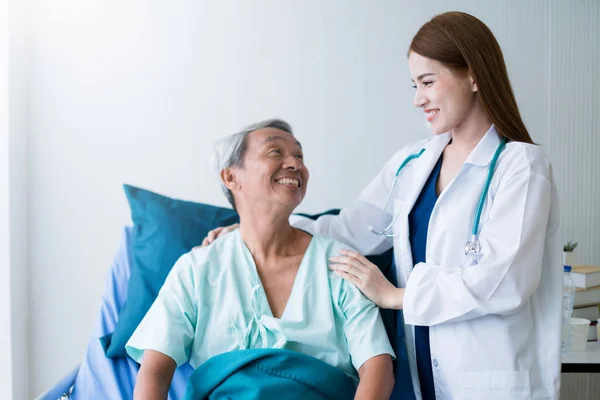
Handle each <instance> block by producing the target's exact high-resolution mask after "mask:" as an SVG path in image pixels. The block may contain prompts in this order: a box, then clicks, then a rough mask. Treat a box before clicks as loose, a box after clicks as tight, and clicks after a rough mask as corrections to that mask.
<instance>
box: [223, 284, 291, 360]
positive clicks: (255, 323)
mask: <svg viewBox="0 0 600 400" xmlns="http://www.w3.org/2000/svg"><path fill="white" fill-rule="evenodd" d="M262 290H263V289H262V287H261V285H258V284H257V285H255V286H254V287H253V288H252V318H251V319H250V321H249V322H248V324H247V326H246V327H245V328H243V329H242V328H240V327H239V326H238V325H237V324H236V323H235V321H234V320H233V319H232V318H230V321H229V322H230V325H231V327H232V329H233V331H234V332H235V335H236V336H237V341H238V348H239V349H240V350H248V349H258V348H263V349H264V348H273V349H280V348H283V347H284V346H285V344H286V343H287V339H286V338H285V336H284V335H283V334H282V333H281V331H280V330H279V329H277V327H276V324H275V323H269V322H271V321H269V320H271V319H274V318H271V317H269V316H268V315H264V314H262V313H261V307H260V306H261V301H262V297H261V291H262ZM265 322H267V324H265ZM273 322H274V321H273ZM269 335H273V336H274V337H275V338H277V337H279V338H278V339H277V341H276V342H275V344H273V345H272V346H270V345H269ZM259 343H260V344H259Z"/></svg>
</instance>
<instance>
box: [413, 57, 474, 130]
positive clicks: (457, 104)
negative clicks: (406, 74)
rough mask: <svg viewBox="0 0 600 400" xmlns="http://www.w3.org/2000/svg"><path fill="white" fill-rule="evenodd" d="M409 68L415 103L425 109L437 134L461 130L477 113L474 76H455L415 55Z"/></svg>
mask: <svg viewBox="0 0 600 400" xmlns="http://www.w3.org/2000/svg"><path fill="white" fill-rule="evenodd" d="M408 67H409V70H410V76H411V79H412V82H413V85H414V86H413V87H414V88H415V97H414V100H413V103H414V105H415V107H419V108H422V109H423V111H424V114H425V115H424V118H425V119H426V121H427V123H428V125H429V126H430V127H431V130H432V131H433V133H434V134H436V135H437V134H440V133H445V132H449V131H452V130H453V129H455V128H457V127H460V125H461V124H462V123H463V122H465V121H466V120H467V119H468V118H469V117H470V116H471V114H472V113H474V112H476V110H477V107H475V105H476V102H477V101H478V99H477V96H476V86H475V84H474V82H473V80H472V78H471V75H470V74H468V73H464V74H460V73H457V72H454V71H452V70H451V69H449V68H447V67H446V66H444V65H443V64H442V63H440V62H439V61H436V60H432V59H430V58H426V57H423V56H421V55H419V54H417V53H415V52H411V53H410V55H409V57H408Z"/></svg>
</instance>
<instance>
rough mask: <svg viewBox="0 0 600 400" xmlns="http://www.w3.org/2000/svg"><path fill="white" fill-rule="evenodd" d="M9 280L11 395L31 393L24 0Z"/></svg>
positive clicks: (13, 55)
mask: <svg viewBox="0 0 600 400" xmlns="http://www.w3.org/2000/svg"><path fill="white" fill-rule="evenodd" d="M8 16H9V53H8V57H9V63H8V69H9V75H8V76H9V130H10V134H9V149H10V154H9V170H10V266H11V268H10V271H11V276H10V285H11V303H12V304H11V305H12V307H11V327H10V329H11V333H12V344H11V350H12V368H13V371H12V372H13V396H14V398H15V399H26V398H28V395H29V393H28V392H29V386H30V384H29V352H28V347H29V307H28V303H29V292H28V286H29V285H28V277H29V268H28V257H27V254H28V250H29V247H28V245H29V241H28V218H27V213H28V198H27V190H28V183H29V181H28V170H27V169H28V159H27V157H28V154H27V152H28V148H27V144H28V142H27V117H28V115H27V95H28V91H27V70H28V63H27V51H28V46H27V18H26V2H25V1H22V0H20V1H19V0H16V1H15V0H13V1H10V2H9V10H8Z"/></svg>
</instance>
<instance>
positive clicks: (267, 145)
mask: <svg viewBox="0 0 600 400" xmlns="http://www.w3.org/2000/svg"><path fill="white" fill-rule="evenodd" d="M234 173H235V176H236V180H237V183H238V184H239V187H238V188H237V190H235V191H234V196H235V199H236V204H238V203H239V202H241V203H240V204H244V205H246V208H252V207H255V206H258V205H259V204H261V203H262V204H267V205H268V206H269V207H270V209H272V210H273V211H274V212H276V211H277V210H282V212H289V213H290V214H291V212H292V211H293V210H294V209H295V208H296V207H297V206H298V205H299V204H300V203H301V202H302V200H303V199H304V195H305V194H306V185H307V183H308V176H309V174H308V169H307V168H306V166H305V165H304V156H303V153H302V146H301V145H300V142H298V141H297V140H296V138H295V137H294V136H293V135H291V134H290V133H287V132H284V131H281V130H279V129H276V128H264V129H259V130H256V131H254V132H252V133H250V134H249V135H248V137H247V138H246V152H245V155H244V163H243V166H242V167H240V168H236V170H235V171H234Z"/></svg>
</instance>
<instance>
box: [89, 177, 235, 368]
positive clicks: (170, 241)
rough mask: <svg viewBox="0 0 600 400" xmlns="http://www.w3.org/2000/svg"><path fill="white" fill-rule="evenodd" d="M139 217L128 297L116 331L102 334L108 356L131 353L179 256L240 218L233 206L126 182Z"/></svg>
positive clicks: (135, 224) (134, 217) (133, 211)
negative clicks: (164, 193) (133, 341)
mask: <svg viewBox="0 0 600 400" xmlns="http://www.w3.org/2000/svg"><path fill="white" fill-rule="evenodd" d="M124 189H125V194H126V196H127V200H128V201H129V206H130V208H131V218H132V220H133V240H132V244H131V252H132V261H133V263H132V266H131V276H130V278H129V284H128V288H127V301H126V302H125V305H124V306H123V309H122V310H121V312H120V314H119V319H118V323H117V327H116V328H115V330H114V332H113V333H111V334H108V335H106V336H103V337H102V338H100V341H101V343H102V347H103V348H104V352H105V353H106V355H107V356H108V357H113V358H114V357H121V356H126V355H127V353H126V352H125V344H126V343H127V341H128V340H129V338H130V337H131V335H132V334H133V332H134V331H135V329H136V328H137V326H138V324H139V323H140V322H141V321H142V319H143V318H144V315H146V312H147V311H148V310H149V309H150V306H151V305H152V303H153V302H154V299H155V298H156V296H157V295H158V291H159V290H160V288H161V286H162V285H163V283H164V282H165V279H166V278H167V275H168V274H169V272H170V271H171V268H172V267H173V265H174V264H175V262H176V261H177V259H178V258H179V257H180V256H181V255H182V254H185V253H187V252H189V251H190V250H191V249H192V248H193V247H194V246H198V245H199V244H201V243H202V240H203V239H204V238H205V237H206V234H207V233H208V231H209V230H211V229H213V228H216V227H218V226H226V225H230V224H233V223H237V222H239V217H238V215H237V213H236V212H235V211H234V210H232V209H230V208H223V207H215V206H211V205H207V204H201V203H193V202H189V201H182V200H176V199H171V198H169V197H165V196H161V195H159V194H156V193H153V192H150V191H148V190H144V189H140V188H136V187H133V186H129V185H124Z"/></svg>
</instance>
